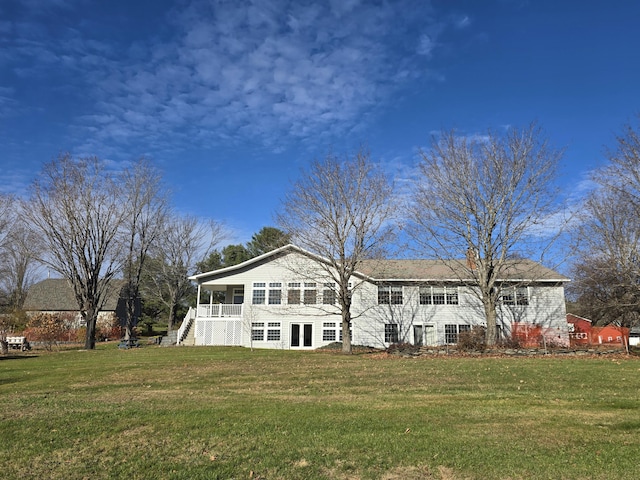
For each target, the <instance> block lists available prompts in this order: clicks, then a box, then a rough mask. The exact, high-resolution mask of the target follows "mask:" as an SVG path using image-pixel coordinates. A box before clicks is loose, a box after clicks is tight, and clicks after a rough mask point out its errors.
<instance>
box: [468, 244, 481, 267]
mask: <svg viewBox="0 0 640 480" xmlns="http://www.w3.org/2000/svg"><path fill="white" fill-rule="evenodd" d="M477 258H478V254H477V253H476V251H475V249H474V248H473V247H469V248H467V268H468V269H469V270H475V269H476V268H477V265H476V259H477Z"/></svg>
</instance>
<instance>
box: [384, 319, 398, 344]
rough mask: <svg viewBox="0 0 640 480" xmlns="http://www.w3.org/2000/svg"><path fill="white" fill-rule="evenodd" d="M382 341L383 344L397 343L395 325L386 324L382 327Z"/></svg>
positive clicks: (396, 326) (396, 328)
mask: <svg viewBox="0 0 640 480" xmlns="http://www.w3.org/2000/svg"><path fill="white" fill-rule="evenodd" d="M384 341H385V343H398V341H399V334H398V324H397V323H386V324H385V325H384Z"/></svg>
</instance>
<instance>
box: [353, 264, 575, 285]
mask: <svg viewBox="0 0 640 480" xmlns="http://www.w3.org/2000/svg"><path fill="white" fill-rule="evenodd" d="M359 270H360V272H362V273H363V274H365V275H366V276H368V277H370V278H373V279H375V280H379V281H380V280H416V281H420V280H439V281H460V280H473V278H474V276H473V274H472V270H470V269H469V267H467V264H466V260H365V261H363V262H362V266H361V268H360V269H359ZM498 280H502V281H512V282H518V281H532V280H533V281H541V282H566V281H569V279H568V278H567V277H564V276H562V275H560V274H559V273H557V272H555V271H553V270H551V269H549V268H546V267H544V266H542V265H540V264H539V263H537V262H534V261H532V260H526V259H518V260H509V261H508V262H507V263H506V265H505V267H504V268H503V269H502V271H501V272H499V274H498Z"/></svg>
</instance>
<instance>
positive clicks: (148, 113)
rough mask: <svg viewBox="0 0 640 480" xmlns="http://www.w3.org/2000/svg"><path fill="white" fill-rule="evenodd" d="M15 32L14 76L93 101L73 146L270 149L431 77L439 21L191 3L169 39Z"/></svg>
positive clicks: (392, 12)
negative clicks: (250, 145) (66, 87)
mask: <svg viewBox="0 0 640 480" xmlns="http://www.w3.org/2000/svg"><path fill="white" fill-rule="evenodd" d="M33 2H35V0H32V3H33ZM35 3H37V2H35ZM35 3H34V5H35ZM72 3H73V2H70V1H69V2H67V1H63V0H59V2H58V4H59V5H58V7H60V6H69V5H72ZM69 8H70V7H69ZM463 20H464V18H463V17H461V18H459V19H457V24H458V25H459V24H460V23H461V22H462V23H464V21H463ZM467 21H468V19H467ZM447 22H448V23H449V24H453V25H456V23H455V21H454V20H452V19H451V18H449V20H447ZM14 28H18V29H19V30H20V33H19V35H18V37H19V39H20V40H19V41H18V42H17V43H16V45H15V47H14V48H13V49H12V51H11V53H10V54H8V55H10V56H11V58H12V59H13V61H14V71H15V72H17V73H19V74H21V75H23V76H25V77H27V76H28V77H34V76H39V77H40V78H47V77H55V75H53V76H52V75H51V73H52V72H53V73H57V74H59V75H61V74H63V73H64V74H66V76H68V77H71V78H73V85H81V86H82V87H83V88H85V89H86V90H85V91H82V93H81V95H82V96H83V97H84V98H83V99H82V100H83V101H85V102H86V100H87V99H93V103H90V104H88V106H87V108H86V111H85V114H84V115H82V116H81V117H78V118H76V119H75V121H74V122H73V123H74V125H75V128H76V129H77V132H76V138H78V139H80V138H82V139H83V140H82V148H81V149H82V150H88V149H90V148H94V147H95V148H97V147H98V146H99V143H101V144H103V145H107V144H108V145H110V146H111V147H113V148H117V145H118V144H119V145H121V147H122V148H123V151H126V149H125V148H124V147H126V146H127V145H128V144H129V143H130V142H134V141H135V140H136V139H143V140H144V142H146V143H149V142H152V143H154V144H156V145H167V144H168V143H169V137H170V138H171V140H172V141H173V142H174V144H175V142H180V141H184V142H185V145H191V144H193V142H199V143H200V144H202V145H215V144H216V143H217V142H220V141H225V142H227V141H229V139H234V140H235V141H238V142H242V141H243V140H245V139H250V140H251V141H252V142H255V143H262V144H263V145H267V146H274V145H278V148H281V145H283V144H286V143H287V142H290V141H296V140H301V141H306V140H307V139H314V140H317V139H323V138H331V137H334V136H341V135H344V134H345V133H348V132H351V131H353V130H354V129H362V128H364V123H365V121H366V120H365V119H366V118H367V117H368V115H369V114H370V112H371V111H374V110H375V109H377V108H380V106H384V105H385V104H386V103H390V102H392V101H393V93H394V91H396V89H398V88H400V87H402V84H403V83H405V82H408V81H411V80H412V79H415V78H420V77H422V78H425V79H428V80H431V79H433V78H435V76H436V74H434V72H432V71H430V70H429V69H427V68H426V65H425V61H426V60H427V59H428V58H429V57H430V56H432V55H433V53H434V51H435V50H436V49H437V48H438V47H439V45H440V41H439V40H438V37H439V35H440V33H441V32H442V30H443V29H444V28H445V24H444V23H442V22H438V21H437V19H436V18H435V15H434V10H433V9H432V7H431V6H430V4H429V3H428V2H421V1H416V0H398V1H395V2H389V3H381V4H377V5H376V4H373V3H372V2H360V1H359V0H349V1H345V0H340V1H338V0H330V1H327V2H313V4H311V5H303V4H301V3H300V2H297V1H294V0H272V1H262V0H261V1H258V0H239V1H237V2H222V1H205V0H195V1H193V2H191V3H188V4H186V6H184V7H183V8H182V9H181V10H178V9H174V10H172V12H171V14H170V16H168V17H167V24H166V25H163V26H162V30H163V31H164V32H168V35H170V36H168V35H167V34H165V36H163V37H154V38H153V39H152V40H147V39H145V38H143V37H142V36H141V37H140V39H139V40H138V41H137V42H135V43H134V44H131V43H130V42H125V41H120V39H117V38H112V39H105V38H96V37H94V36H93V34H92V32H91V31H90V30H89V29H88V28H85V30H82V28H83V27H82V26H76V27H74V28H73V29H63V33H62V34H57V35H53V34H52V33H51V32H50V31H49V29H48V28H47V27H46V26H43V24H42V23H38V22H37V21H25V22H23V23H22V24H20V25H17V26H15V27H14ZM416 45H418V47H417V48H416ZM5 55H6V54H5ZM79 91H80V89H79ZM88 131H89V132H91V138H88V135H87V132H88ZM183 139H184V140H183ZM96 153H97V152H96Z"/></svg>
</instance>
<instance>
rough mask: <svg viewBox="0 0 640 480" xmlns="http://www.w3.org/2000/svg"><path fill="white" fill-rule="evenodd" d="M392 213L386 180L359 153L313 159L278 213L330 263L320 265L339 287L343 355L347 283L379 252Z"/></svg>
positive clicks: (302, 242)
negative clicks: (367, 260)
mask: <svg viewBox="0 0 640 480" xmlns="http://www.w3.org/2000/svg"><path fill="white" fill-rule="evenodd" d="M395 213H396V208H395V205H394V202H393V197H392V186H391V183H390V182H389V179H388V178H387V176H386V175H385V174H384V173H383V172H382V171H381V170H380V169H379V168H378V167H377V166H376V165H375V164H374V163H373V162H372V161H371V159H370V156H369V153H368V152H365V151H363V150H360V151H359V152H357V153H356V154H355V155H354V156H351V157H347V158H344V159H341V158H338V157H336V156H335V155H331V154H330V155H327V156H326V157H325V158H324V159H323V160H315V161H313V162H312V163H311V165H310V166H309V168H308V169H307V170H306V171H305V172H303V174H302V176H301V178H300V179H299V180H298V181H297V182H296V183H295V184H294V185H293V188H292V190H291V191H290V192H289V193H288V194H287V196H286V197H285V199H284V201H283V204H282V207H281V209H280V213H279V214H278V215H277V220H278V224H279V226H280V227H281V228H282V229H283V230H284V231H285V232H287V233H288V234H290V235H291V237H292V238H293V241H294V242H295V243H296V244H298V245H299V246H301V247H303V248H305V249H307V250H309V251H311V252H312V253H315V254H317V255H320V256H321V257H323V258H325V259H327V260H328V261H329V263H328V264H325V263H323V262H319V264H318V266H319V267H320V268H321V269H323V270H324V271H325V273H326V275H327V276H328V278H332V279H333V281H334V282H335V284H336V286H337V290H338V291H337V299H338V304H339V308H340V312H341V316H342V338H343V351H344V352H345V353H349V352H351V336H350V333H349V329H350V326H351V291H350V288H349V282H350V281H351V277H352V275H353V274H354V272H356V271H357V269H358V267H359V265H360V263H361V262H362V260H364V259H371V258H377V257H379V256H381V255H382V254H383V252H384V247H385V246H387V244H388V242H389V241H390V240H391V238H392V236H393V233H394V228H393V223H392V217H393V215H394V214H395Z"/></svg>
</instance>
